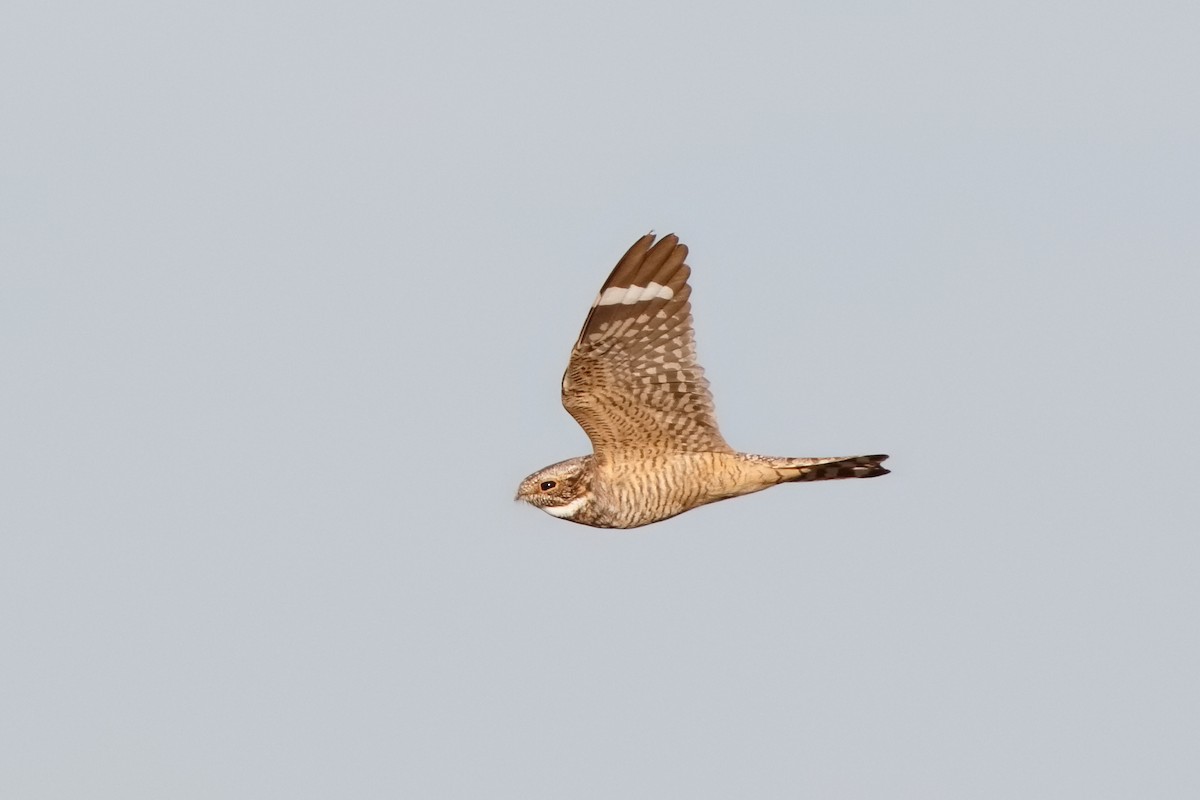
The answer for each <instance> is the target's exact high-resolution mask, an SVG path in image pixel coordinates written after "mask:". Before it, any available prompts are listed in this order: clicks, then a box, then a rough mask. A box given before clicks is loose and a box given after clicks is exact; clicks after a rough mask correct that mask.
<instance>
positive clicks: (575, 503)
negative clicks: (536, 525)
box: [539, 496, 587, 519]
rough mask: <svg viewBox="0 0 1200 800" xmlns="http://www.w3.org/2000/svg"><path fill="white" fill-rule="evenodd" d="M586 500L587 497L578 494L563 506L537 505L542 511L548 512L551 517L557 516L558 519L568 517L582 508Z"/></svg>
mask: <svg viewBox="0 0 1200 800" xmlns="http://www.w3.org/2000/svg"><path fill="white" fill-rule="evenodd" d="M586 502H587V498H586V497H583V496H580V497H576V498H575V499H574V500H572V501H571V502H569V503H567V504H566V505H565V506H539V507H540V508H541V509H542V511H545V512H546V513H547V514H549V515H550V516H552V517H558V518H559V519H567V518H569V517H572V516H574V515H575V512H576V511H578V510H579V509H581V508H583V505H584V503H586Z"/></svg>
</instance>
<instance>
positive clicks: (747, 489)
mask: <svg viewBox="0 0 1200 800" xmlns="http://www.w3.org/2000/svg"><path fill="white" fill-rule="evenodd" d="M654 239H655V236H654V234H653V233H649V234H646V235H645V236H643V237H642V238H641V239H638V241H637V242H635V243H634V245H633V247H631V248H629V252H627V253H626V254H625V256H624V257H623V258H622V259H621V260H620V261H619V262H618V263H617V266H616V267H615V268H614V269H613V271H612V274H611V275H609V276H608V280H606V281H605V282H604V286H603V287H602V288H601V289H600V294H599V295H597V296H596V301H595V302H594V303H592V309H591V311H590V312H589V313H588V316H587V320H586V321H584V323H583V330H582V331H580V333H579V340H578V341H576V342H575V348H574V349H573V350H572V351H571V361H570V363H569V364H568V365H567V371H566V373H565V374H564V375H563V380H562V401H563V405H564V406H565V407H566V409H567V411H568V412H569V413H570V414H571V416H572V417H574V418H575V421H576V422H578V423H579V425H580V427H582V428H583V430H584V431H585V432H586V433H587V435H588V438H589V439H591V440H592V450H593V453H592V454H591V455H588V456H580V457H578V458H570V459H567V460H566V461H560V462H559V463H557V464H552V465H550V466H548V467H546V468H545V469H541V470H538V471H537V472H535V473H533V474H532V475H530V476H529V477H528V478H526V479H525V480H523V481H521V486H520V488H519V489H518V490H517V499H518V500H524V501H525V502H527V503H529V504H530V505H534V506H537V507H538V508H540V509H542V510H543V511H545V512H546V513H547V514H551V515H553V516H555V517H559V518H561V519H566V520H570V521H571V522H577V523H579V524H581V525H591V526H593V527H596V528H636V527H639V526H641V525H649V524H650V523H652V522H658V521H660V520H664V519H668V518H669V517H673V516H675V515H676V514H682V513H683V512H684V511H689V510H691V509H693V508H696V507H697V506H702V505H705V504H707V503H713V502H716V501H717V500H725V499H728V498H730V497H737V496H738V495H743V494H750V493H751V492H757V491H761V490H763V489H766V488H768V487H770V486H775V485H776V484H779V483H792V482H796V481H824V480H833V479H837V478H874V477H876V476H879V475H886V474H887V473H888V470H886V469H884V468H883V466H881V462H882V461H883V460H884V459H886V458H887V456H885V455H876V456H848V457H839V458H778V457H774V456H757V455H750V454H749V453H739V452H738V451H736V450H734V449H733V448H732V447H730V446H729V445H727V444H726V443H725V440H724V439H723V438H721V432H720V431H719V430H718V429H717V419H716V414H715V413H714V411H713V401H712V395H711V394H710V393H709V391H708V381H707V380H705V379H704V370H703V369H702V368H701V367H700V365H699V364H698V363H696V344H695V336H694V334H693V332H692V309H691V304H690V303H689V302H688V298H689V296H690V295H691V291H692V290H691V287H690V286H689V285H688V282H687V281H688V276H689V275H690V274H691V269H690V268H689V267H688V265H687V264H685V263H684V261H685V259H686V258H687V253H688V249H687V247H686V246H685V245H682V244H680V243H679V238H678V237H677V236H675V235H673V234H672V235H670V236H664V237H663V238H662V240H661V241H659V242H658V243H657V244H655V243H654Z"/></svg>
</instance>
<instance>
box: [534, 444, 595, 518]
mask: <svg viewBox="0 0 1200 800" xmlns="http://www.w3.org/2000/svg"><path fill="white" fill-rule="evenodd" d="M516 499H517V500H524V501H525V502H526V503H529V505H531V506H534V507H536V508H540V509H541V510H542V511H545V512H546V513H547V514H550V515H552V516H555V517H558V518H559V519H570V520H573V519H575V518H576V517H577V516H578V515H579V514H580V512H581V511H582V510H583V509H584V508H585V507H586V506H587V505H588V504H589V503H591V501H592V457H591V456H580V457H578V458H568V459H567V460H566V461H560V462H558V463H557V464H551V465H550V466H548V467H544V468H542V469H540V470H538V471H537V472H535V473H533V474H532V475H530V476H529V477H528V478H526V479H525V480H523V481H521V485H520V487H518V488H517V497H516Z"/></svg>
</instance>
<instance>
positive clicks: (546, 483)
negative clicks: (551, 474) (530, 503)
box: [542, 481, 558, 492]
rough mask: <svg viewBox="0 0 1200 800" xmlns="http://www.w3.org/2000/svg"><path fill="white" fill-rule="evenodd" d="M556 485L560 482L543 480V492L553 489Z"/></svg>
mask: <svg viewBox="0 0 1200 800" xmlns="http://www.w3.org/2000/svg"><path fill="white" fill-rule="evenodd" d="M555 486H558V484H557V483H555V482H554V481H542V491H543V492H548V491H550V490H551V489H553V488H554V487H555Z"/></svg>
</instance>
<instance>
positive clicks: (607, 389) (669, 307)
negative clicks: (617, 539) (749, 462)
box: [562, 233, 732, 457]
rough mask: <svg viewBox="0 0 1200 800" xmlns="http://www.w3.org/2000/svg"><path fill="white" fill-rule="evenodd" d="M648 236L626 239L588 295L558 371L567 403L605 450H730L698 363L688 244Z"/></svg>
mask: <svg viewBox="0 0 1200 800" xmlns="http://www.w3.org/2000/svg"><path fill="white" fill-rule="evenodd" d="M654 238H655V237H654V234H653V233H649V234H646V235H645V236H643V237H642V238H641V239H639V240H638V241H637V242H636V243H634V245H633V247H631V248H629V252H627V253H626V254H625V256H624V257H623V258H622V259H621V260H620V261H619V262H618V263H617V266H616V267H615V268H614V269H613V271H612V274H611V275H609V276H608V280H606V281H605V282H604V286H603V287H602V288H601V289H600V294H599V295H597V296H596V301H595V302H594V303H592V310H591V311H590V312H589V313H588V317H587V320H586V321H585V322H584V323H583V330H582V331H580V333H579V340H578V341H577V342H576V343H575V348H574V349H573V350H572V351H571V361H570V363H569V364H568V365H567V371H566V372H565V373H564V374H563V383H562V399H563V406H565V407H566V409H567V411H568V412H569V413H570V414H571V416H572V417H574V418H575V421H576V422H578V423H579V425H580V427H582V428H583V430H584V431H585V432H586V433H587V435H588V438H589V439H591V440H592V448H593V449H594V450H595V451H596V454H597V455H598V456H601V457H604V456H609V455H616V456H619V455H620V454H621V453H630V452H635V451H636V452H637V453H640V454H646V453H655V452H664V453H665V452H732V448H730V447H729V445H727V444H726V443H725V440H724V439H723V438H721V432H720V431H719V430H718V429H717V419H716V413H715V411H714V409H713V400H712V394H711V393H710V392H709V390H708V381H707V380H705V379H704V370H703V369H702V368H701V367H700V365H699V364H698V363H696V343H695V336H694V333H693V330H692V307H691V304H690V303H689V302H688V298H689V296H690V295H691V292H692V289H691V287H690V286H689V285H688V282H687V280H688V276H689V275H690V274H691V268H689V267H688V265H687V264H685V263H684V260H685V259H686V258H687V252H688V250H687V247H686V246H685V245H682V244H680V243H679V238H678V237H676V236H675V235H670V236H664V237H663V239H662V241H660V242H658V244H654Z"/></svg>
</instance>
